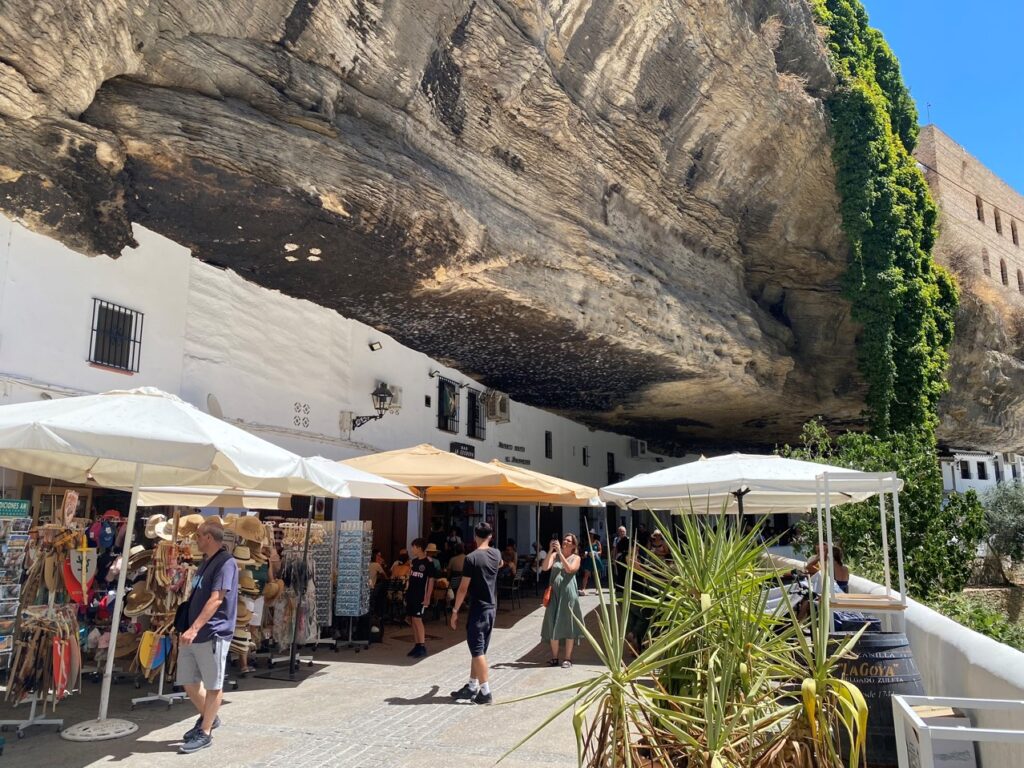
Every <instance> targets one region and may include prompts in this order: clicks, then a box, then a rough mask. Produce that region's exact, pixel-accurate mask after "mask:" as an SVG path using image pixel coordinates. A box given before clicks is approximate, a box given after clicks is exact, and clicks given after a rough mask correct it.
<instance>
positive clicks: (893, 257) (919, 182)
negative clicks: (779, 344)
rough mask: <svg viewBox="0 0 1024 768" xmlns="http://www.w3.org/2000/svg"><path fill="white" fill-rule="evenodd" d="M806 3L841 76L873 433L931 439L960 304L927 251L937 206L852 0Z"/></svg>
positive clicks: (886, 60) (841, 135) (847, 224)
mask: <svg viewBox="0 0 1024 768" xmlns="http://www.w3.org/2000/svg"><path fill="white" fill-rule="evenodd" d="M812 3H813V5H814V10H815V14H816V16H817V19H818V22H819V23H820V24H821V25H822V26H823V27H824V28H825V29H826V30H827V34H828V37H827V40H828V47H829V52H830V54H831V58H832V63H833V68H834V69H835V71H836V73H837V75H838V78H839V84H838V87H837V89H836V92H835V93H834V95H833V96H831V97H830V98H829V100H828V103H827V106H828V110H829V114H830V117H831V123H832V131H833V135H834V140H835V144H834V147H833V161H834V163H835V166H836V175H837V187H838V191H839V194H840V197H841V201H842V202H841V207H842V211H841V213H842V219H843V228H844V230H845V232H846V235H847V238H848V239H849V242H850V263H849V269H848V270H847V274H846V284H845V292H846V295H847V296H848V297H849V299H850V300H851V302H852V304H853V316H854V319H855V320H857V322H858V323H860V324H861V325H862V328H863V330H862V332H861V335H860V338H859V346H858V354H859V368H860V371H861V373H862V375H863V376H864V378H865V379H866V381H867V384H868V394H867V407H868V412H869V415H870V420H871V430H872V432H873V433H875V434H876V435H879V436H886V435H889V434H892V433H894V432H901V431H904V430H908V429H920V428H924V431H925V432H926V433H930V434H934V429H935V427H936V425H937V421H938V417H937V415H936V408H937V404H938V400H939V398H940V397H941V396H942V394H943V393H944V392H945V391H946V389H947V383H946V379H945V370H946V364H947V362H948V352H947V350H948V348H949V344H950V342H951V341H952V339H953V318H954V314H955V312H956V307H957V303H958V300H959V299H958V296H957V290H956V286H955V284H954V283H953V280H952V278H951V277H950V275H949V273H948V272H946V271H945V270H944V269H943V268H941V267H940V266H938V265H937V264H935V262H934V261H933V260H932V256H931V252H932V247H933V245H934V244H935V237H936V229H935V225H936V219H937V211H936V208H935V203H934V201H933V200H932V198H931V194H930V193H929V190H928V186H927V183H926V182H925V179H924V176H923V175H922V174H921V172H920V171H919V170H918V168H917V165H916V163H915V161H914V158H913V156H912V155H911V152H912V151H913V149H914V146H915V145H916V143H917V110H916V108H915V107H914V102H913V100H912V99H911V97H910V93H909V92H908V91H907V88H906V86H905V85H904V84H903V79H902V76H901V75H900V68H899V62H898V61H897V60H896V57H895V56H894V55H893V52H892V50H891V49H890V48H889V46H888V44H886V42H885V40H884V39H883V38H882V35H881V33H880V32H879V31H878V30H876V29H872V28H871V27H869V26H868V17H867V13H866V12H865V11H864V8H863V6H862V5H861V4H860V2H859V0H812Z"/></svg>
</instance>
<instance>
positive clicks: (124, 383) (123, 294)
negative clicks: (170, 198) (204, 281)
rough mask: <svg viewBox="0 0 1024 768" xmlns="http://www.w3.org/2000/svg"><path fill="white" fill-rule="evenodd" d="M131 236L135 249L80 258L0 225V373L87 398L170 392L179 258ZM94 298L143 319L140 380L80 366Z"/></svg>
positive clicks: (175, 375) (181, 321)
mask: <svg viewBox="0 0 1024 768" xmlns="http://www.w3.org/2000/svg"><path fill="white" fill-rule="evenodd" d="M134 231H135V237H136V239H137V240H138V241H139V248H138V249H136V250H133V251H131V250H126V251H125V253H124V255H123V256H121V257H120V258H118V259H111V258H107V257H105V256H101V257H95V258H89V257H86V256H82V255H80V254H78V253H75V252H74V251H71V250H69V249H68V248H66V247H65V246H63V245H61V244H60V243H58V242H57V241H55V240H51V239H49V238H47V237H43V236H42V235H37V234H35V233H33V232H30V231H29V230H27V229H25V228H24V227H22V226H20V225H19V224H16V223H14V222H12V221H10V220H9V219H6V218H4V217H2V216H0V374H3V375H10V374H14V375H16V376H17V377H19V378H23V379H27V380H31V381H35V382H42V383H45V384H49V385H53V386H55V387H58V388H61V387H67V388H70V389H74V390H82V391H89V392H100V391H105V390H108V389H118V388H125V387H134V386H139V385H140V384H142V383H145V384H150V385H153V386H157V387H160V388H161V389H164V390H167V391H169V392H177V391H178V390H179V387H180V386H181V361H182V355H183V350H184V332H185V308H186V305H187V300H188V264H189V261H190V258H189V252H188V250H186V249H184V248H182V247H181V246H178V245H176V244H174V243H172V242H171V241H169V240H167V239H166V238H163V237H160V236H159V235H155V234H153V233H152V232H149V231H147V230H145V229H143V228H141V227H135V230H134ZM94 298H98V299H105V300H107V301H112V302H114V303H116V304H120V305H122V306H126V307H128V308H130V309H134V310H137V311H140V312H143V313H144V314H145V318H144V323H143V333H144V336H145V342H144V344H143V347H142V357H141V366H142V372H140V374H137V375H128V374H125V373H121V372H118V371H113V370H110V369H105V368H99V367H95V366H91V365H90V364H89V362H88V358H89V343H90V335H91V330H92V306H93V299H94ZM2 395H3V393H2V392H0V396H2ZM34 396H35V397H38V393H36V394H35V395H34ZM8 397H11V395H10V394H8Z"/></svg>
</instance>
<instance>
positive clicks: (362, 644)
mask: <svg viewBox="0 0 1024 768" xmlns="http://www.w3.org/2000/svg"><path fill="white" fill-rule="evenodd" d="M355 620H356V617H354V616H349V617H348V640H347V641H344V642H343V643H341V644H342V645H344V646H345V647H346V648H355V649H356V653H359V650H360V649H361V648H366V649H369V648H370V641H369V640H354V639H353V638H352V625H353V624H354V623H355ZM337 649H338V645H335V650H337Z"/></svg>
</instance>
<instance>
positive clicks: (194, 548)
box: [188, 539, 203, 560]
mask: <svg viewBox="0 0 1024 768" xmlns="http://www.w3.org/2000/svg"><path fill="white" fill-rule="evenodd" d="M188 551H189V555H190V556H191V557H192V559H193V560H202V559H203V551H202V550H201V549H199V544H198V543H197V542H196V541H195V539H193V540H192V542H191V543H190V544H189V545H188Z"/></svg>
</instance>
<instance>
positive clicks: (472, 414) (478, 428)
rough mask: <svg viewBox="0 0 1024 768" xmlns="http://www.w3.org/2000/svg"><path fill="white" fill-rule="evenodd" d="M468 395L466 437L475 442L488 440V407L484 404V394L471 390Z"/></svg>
mask: <svg viewBox="0 0 1024 768" xmlns="http://www.w3.org/2000/svg"><path fill="white" fill-rule="evenodd" d="M468 395H469V402H468V403H467V404H466V406H467V408H468V412H467V420H466V435H467V436H469V437H472V438H473V439H474V440H485V439H486V438H487V406H486V405H485V404H484V398H483V392H480V391H479V390H476V389H470V390H469V391H468Z"/></svg>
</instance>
